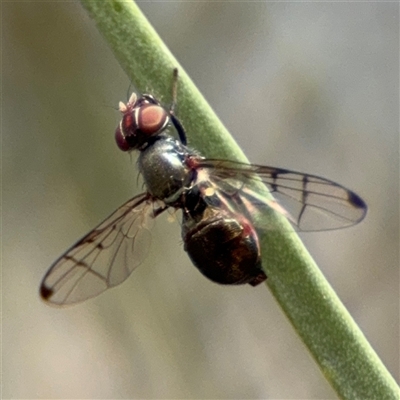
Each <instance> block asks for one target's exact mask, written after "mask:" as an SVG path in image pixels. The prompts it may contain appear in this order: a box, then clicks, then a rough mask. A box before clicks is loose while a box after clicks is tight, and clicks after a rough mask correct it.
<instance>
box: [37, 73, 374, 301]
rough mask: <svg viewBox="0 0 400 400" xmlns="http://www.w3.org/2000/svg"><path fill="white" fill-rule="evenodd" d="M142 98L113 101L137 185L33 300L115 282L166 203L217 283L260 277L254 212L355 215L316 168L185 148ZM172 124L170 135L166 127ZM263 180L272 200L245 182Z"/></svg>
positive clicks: (358, 202) (355, 218)
mask: <svg viewBox="0 0 400 400" xmlns="http://www.w3.org/2000/svg"><path fill="white" fill-rule="evenodd" d="M173 78H174V79H173V102H172V105H171V107H170V108H169V109H165V108H163V107H162V106H161V104H160V103H159V102H158V101H157V100H156V99H155V98H154V97H153V96H151V95H147V94H144V95H142V96H140V97H138V96H137V95H136V94H135V93H133V94H132V95H131V97H130V99H129V101H128V102H127V103H126V104H124V103H122V102H121V103H120V104H119V109H120V111H121V113H122V119H121V122H120V123H119V125H118V127H117V129H116V131H115V139H116V143H117V145H118V147H119V148H120V149H121V150H122V151H132V150H138V151H139V159H138V166H139V171H140V173H141V175H142V176H143V179H144V184H145V187H146V191H145V192H144V193H141V194H139V195H137V196H135V197H134V198H132V199H131V200H129V201H128V202H126V203H125V204H123V205H122V206H121V207H119V208H118V209H117V210H116V211H115V212H114V213H113V214H111V215H110V216H109V217H108V218H107V219H105V220H104V221H103V222H102V223H101V224H100V225H98V226H97V227H96V228H94V229H93V230H92V231H91V232H89V233H88V234H87V235H86V236H84V237H83V238H82V239H80V240H79V241H78V242H77V243H75V244H74V245H73V246H72V247H71V248H70V249H68V250H67V251H66V252H65V253H64V254H63V255H62V256H61V257H60V258H58V259H57V260H56V261H55V262H54V263H53V264H52V266H51V267H50V268H49V270H48V271H47V273H46V274H45V276H44V278H43V280H42V283H41V286H40V295H41V297H42V298H43V299H44V300H45V301H47V302H49V303H52V304H56V305H68V304H73V303H77V302H80V301H84V300H86V299H89V298H92V297H94V296H97V295H98V294H100V293H101V292H103V291H105V290H107V289H109V288H111V287H114V286H116V285H119V284H120V283H122V282H123V281H124V280H125V279H127V278H128V276H129V275H130V274H131V273H132V271H133V270H134V269H135V268H136V267H137V266H138V265H140V264H141V262H142V261H143V259H144V258H145V257H146V255H147V252H148V249H149V245H150V234H149V229H148V228H149V225H150V222H151V221H152V220H154V219H155V218H156V217H157V216H158V215H160V214H162V213H163V212H164V211H166V210H167V209H170V208H172V209H175V210H182V239H183V242H184V249H185V251H186V252H187V253H188V255H189V257H190V259H191V260H192V262H193V264H194V265H195V266H196V267H197V268H198V269H199V270H200V272H201V273H202V274H203V275H205V276H206V277H207V278H209V279H211V280H212V281H214V282H217V283H220V284H236V285H237V284H246V283H249V284H250V285H252V286H256V285H258V284H260V283H261V282H263V281H264V280H265V279H266V278H267V276H266V274H265V272H264V270H263V268H262V264H261V251H260V245H259V239H258V232H262V231H269V230H271V226H270V225H269V223H268V222H266V221H265V219H262V218H260V216H262V215H263V214H265V213H268V212H270V213H271V212H272V213H279V214H282V215H283V216H285V217H286V218H288V219H289V220H290V222H291V223H292V224H293V225H294V226H295V227H296V228H297V229H298V230H300V231H315V230H330V229H339V228H344V227H347V226H351V225H354V224H357V223H358V222H360V221H361V220H362V219H363V218H364V216H365V214H366V212H367V206H366V204H365V202H364V201H363V200H362V199H361V198H360V197H359V196H358V195H357V194H355V193H354V192H352V191H350V190H348V189H346V188H344V187H343V186H341V185H339V184H337V183H335V182H332V181H330V180H327V179H324V178H320V177H318V176H315V175H309V174H302V173H299V172H294V171H290V170H285V169H280V168H274V167H267V166H261V165H251V164H244V163H239V162H235V161H230V160H218V159H206V158H204V157H202V156H201V155H200V154H199V153H198V152H196V151H195V150H193V149H191V148H189V147H187V145H186V142H187V140H186V132H185V130H184V128H183V126H182V124H181V122H180V120H179V119H178V118H177V117H176V116H175V114H174V106H175V102H176V92H177V91H176V88H177V81H178V70H177V69H174V74H173ZM170 125H172V126H173V127H174V128H175V130H176V132H177V134H178V137H179V140H178V139H175V138H173V137H172V136H170V135H169V134H168V133H167V128H168V127H169V126H170ZM260 183H262V184H264V185H267V187H268V188H269V190H270V192H271V193H272V194H273V195H274V197H276V198H277V199H278V198H279V200H280V201H279V202H278V200H275V199H272V200H271V199H269V198H267V197H266V196H263V195H262V194H260V193H261V192H260V191H257V190H255V189H253V188H254V184H260Z"/></svg>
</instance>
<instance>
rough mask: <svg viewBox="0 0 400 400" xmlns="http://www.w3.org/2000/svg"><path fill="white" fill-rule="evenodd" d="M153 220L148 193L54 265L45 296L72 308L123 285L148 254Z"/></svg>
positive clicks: (43, 290) (43, 285)
mask: <svg viewBox="0 0 400 400" xmlns="http://www.w3.org/2000/svg"><path fill="white" fill-rule="evenodd" d="M152 217H153V203H152V201H151V199H150V198H149V196H148V194H146V193H143V194H140V195H138V196H136V197H134V198H133V199H131V200H129V201H128V202H127V203H125V204H124V205H122V206H121V207H120V208H118V209H117V210H116V211H115V212H114V213H113V214H111V215H110V216H109V217H108V218H107V219H106V220H104V221H103V222H102V223H101V224H100V225H99V226H97V227H96V228H95V229H93V230H92V231H91V232H89V233H88V234H87V235H86V236H84V237H83V238H82V239H81V240H79V241H78V242H77V243H76V244H74V245H73V246H72V247H71V248H70V249H69V250H67V252H66V253H65V254H63V255H62V256H61V257H60V258H59V259H58V260H57V261H55V262H54V264H53V265H52V266H51V267H50V269H49V270H48V271H47V273H46V275H45V276H44V278H43V281H42V283H41V286H40V295H41V297H42V298H43V299H44V300H45V301H48V302H50V303H52V304H56V305H68V304H73V303H77V302H80V301H83V300H86V299H89V298H91V297H94V296H97V295H98V294H100V293H101V292H103V291H104V290H106V289H108V288H111V287H113V286H116V285H119V284H120V283H122V282H123V281H124V280H125V279H126V278H127V277H128V276H129V275H130V274H131V273H132V271H133V270H134V269H135V268H136V267H137V266H138V265H139V264H140V263H141V262H142V261H143V259H144V258H145V257H146V255H147V253H148V249H149V246H150V243H151V237H150V232H149V230H148V229H147V220H148V219H152Z"/></svg>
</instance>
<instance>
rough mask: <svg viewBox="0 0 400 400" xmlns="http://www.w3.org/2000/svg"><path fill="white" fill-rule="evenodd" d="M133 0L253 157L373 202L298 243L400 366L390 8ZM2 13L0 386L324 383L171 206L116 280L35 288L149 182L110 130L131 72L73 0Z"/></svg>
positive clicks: (175, 390)
mask: <svg viewBox="0 0 400 400" xmlns="http://www.w3.org/2000/svg"><path fill="white" fill-rule="evenodd" d="M140 7H141V8H142V10H143V11H144V13H145V14H146V16H147V17H148V18H149V20H150V21H151V23H152V24H153V25H154V27H155V29H156V30H157V31H158V33H159V34H160V36H161V37H162V38H163V40H164V41H165V42H166V44H167V45H168V46H169V48H170V49H171V51H172V52H173V53H174V54H175V56H176V57H177V59H178V60H179V62H180V63H181V64H182V66H183V67H184V68H185V69H186V71H187V72H188V74H189V75H190V76H191V77H192V79H193V80H194V82H195V83H196V84H197V86H198V87H199V89H200V90H201V91H202V93H203V94H204V95H205V97H206V98H207V100H208V101H209V102H210V104H211V106H212V107H213V108H214V110H215V111H216V112H217V114H218V115H219V116H220V118H221V119H222V121H223V122H224V123H225V125H226V126H227V127H228V129H229V130H230V131H231V133H232V134H233V135H234V137H235V138H236V140H237V141H238V143H239V144H240V145H241V147H242V148H243V150H244V152H245V153H246V155H247V156H248V158H249V159H250V160H251V161H252V162H254V163H259V164H266V165H272V166H277V167H284V168H289V169H293V170H297V171H303V172H309V173H312V174H318V175H321V176H324V177H327V178H329V179H332V180H334V181H337V182H340V183H341V184H343V185H344V186H347V187H349V188H351V189H353V190H355V191H356V192H357V193H359V194H360V195H361V196H362V197H363V198H364V199H365V200H366V202H367V203H368V205H369V213H368V215H367V218H366V219H365V221H364V222H362V223H361V224H360V225H358V226H356V227H353V228H350V229H347V230H340V231H336V232H320V233H308V234H303V235H302V238H303V240H304V242H305V243H306V245H307V247H308V249H309V251H310V253H311V254H312V255H313V256H314V257H315V260H316V261H317V263H318V265H319V266H320V268H321V269H322V271H323V273H324V274H325V276H326V277H327V279H328V280H329V281H330V283H331V284H332V286H333V288H334V289H335V290H336V292H337V293H338V295H339V297H340V298H341V300H342V301H343V303H344V304H345V306H346V307H347V308H348V310H349V311H350V313H351V315H352V316H353V318H354V319H355V321H356V322H357V323H358V324H359V326H360V328H361V329H362V331H363V332H364V333H365V335H366V337H367V339H368V340H369V341H370V343H371V344H372V346H373V347H374V349H375V350H376V352H377V353H378V355H379V356H380V357H381V359H382V361H383V362H384V364H385V365H386V366H387V368H388V369H389V371H390V372H391V373H392V374H393V375H394V376H395V378H396V379H398V376H399V347H398V344H399V304H398V300H399V125H398V124H399V97H398V95H399V78H398V72H399V65H398V60H399V38H398V32H399V12H398V11H399V5H398V4H395V3H365V2H364V3H359V2H357V3H354V2H353V3H334V2H332V3H258V2H256V3H231V2H229V3H225V2H222V3H221V2H219V3H208V2H199V3H194V2H173V3H170V2H161V3H160V2H156V3H151V2H144V3H140ZM2 9H3V18H2V23H3V42H2V43H3V57H2V74H3V80H2V81H3V95H2V100H3V101H2V116H3V121H2V138H3V139H2V140H3V143H2V144H3V147H2V168H3V169H2V176H3V191H2V192H3V210H2V221H3V235H2V240H3V255H2V257H3V262H2V266H3V286H2V289H3V290H2V301H3V321H2V322H3V332H2V333H3V337H2V344H3V346H2V347H3V348H2V362H3V373H2V375H3V376H2V378H3V398H30V399H34V398H110V399H111V398H176V399H178V398H220V399H223V398H226V399H233V398H238V399H239V398H241V399H245V398H246V399H247V398H249V399H250V398H259V399H265V398H270V399H333V398H335V397H336V396H335V393H334V392H333V390H332V389H331V388H330V386H329V385H328V383H327V382H326V380H325V379H324V377H323V375H322V374H321V372H320V371H319V369H318V367H317V366H316V364H315V363H314V361H313V360H312V358H311V357H310V355H309V353H308V352H307V350H306V348H305V347H304V346H303V344H302V342H301V341H300V339H299V338H298V337H297V335H296V334H295V333H294V331H293V329H292V327H291V325H290V324H289V322H288V321H287V319H286V317H285V316H284V315H283V313H282V312H281V310H280V308H279V306H278V304H277V303H276V301H275V300H274V298H273V297H272V296H271V294H270V293H269V291H268V290H267V288H266V287H265V286H264V285H260V286H259V287H257V288H252V287H250V286H248V287H220V286H217V285H215V284H213V283H211V282H209V281H208V280H206V279H205V278H204V277H203V276H201V275H200V273H199V272H198V271H197V270H196V269H195V268H194V267H193V266H192V265H191V263H190V261H189V259H188V257H187V256H186V254H185V253H184V251H183V249H182V243H181V239H180V232H179V225H178V224H171V223H169V222H168V221H166V220H162V219H160V220H159V221H157V223H156V226H155V228H154V229H153V235H152V238H153V241H152V251H151V254H150V255H149V257H148V258H147V259H146V261H145V262H144V264H143V265H141V267H140V268H138V269H137V270H136V271H135V272H134V273H133V275H132V277H131V278H130V279H129V280H127V281H126V282H125V283H124V284H123V285H122V286H120V287H118V288H116V289H113V290H109V291H108V292H106V293H104V294H103V295H101V296H99V297H98V298H95V299H93V300H91V301H87V302H85V303H82V304H80V305H77V306H75V307H71V308H65V309H57V308H51V307H48V306H47V305H45V304H44V303H43V302H41V301H40V299H39V297H38V287H39V283H40V280H41V278H42V276H43V274H44V273H45V271H46V270H47V268H48V267H49V266H50V265H51V263H52V262H53V261H54V260H55V259H56V258H57V257H58V256H59V255H60V254H61V253H62V252H64V251H65V250H66V249H67V248H68V247H69V246H70V245H71V244H72V243H73V242H75V241H76V240H77V239H79V238H80V237H81V236H83V235H84V234H85V233H87V232H88V231H89V230H90V229H91V228H93V227H94V226H95V225H96V224H97V223H99V222H100V221H101V220H102V219H104V218H105V217H106V216H108V215H109V214H110V213H111V212H112V211H114V209H115V208H117V207H118V206H119V205H120V204H122V203H123V202H125V201H126V200H128V199H129V198H130V197H133V195H135V194H137V193H138V192H139V190H140V187H138V186H137V184H136V182H137V169H136V165H135V158H134V157H133V158H130V157H129V155H126V154H122V153H121V152H120V151H119V150H118V149H117V147H116V146H115V143H114V130H115V127H116V125H117V123H118V121H119V113H118V111H117V110H116V108H117V104H118V101H119V100H125V99H126V93H127V90H128V86H129V80H128V78H127V76H126V75H125V74H124V72H123V71H122V70H121V68H120V66H119V65H118V63H117V62H116V60H115V59H114V57H113V55H112V53H111V50H110V49H109V48H108V46H107V44H106V43H105V42H104V40H103V39H102V37H101V35H100V34H99V33H98V31H97V30H96V28H95V26H94V23H93V22H92V21H91V20H90V19H89V18H88V16H87V15H86V13H85V11H84V10H83V9H82V8H81V6H80V4H78V3H71V2H68V3H67V2H63V3H58V2H57V3H49V2H47V3H45V2H42V3H40V2H39V3H38V2H30V3H29V2H19V3H16V2H15V3H11V2H9V3H3V4H2ZM183 122H184V121H183ZM189 139H190V132H189Z"/></svg>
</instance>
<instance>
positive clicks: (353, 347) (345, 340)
mask: <svg viewBox="0 0 400 400" xmlns="http://www.w3.org/2000/svg"><path fill="white" fill-rule="evenodd" d="M81 2H82V4H83V6H84V7H85V8H86V10H87V11H88V12H89V14H90V16H91V17H92V18H93V19H94V21H95V23H96V24H97V27H98V29H99V30H100V32H101V33H102V34H103V36H104V37H105V39H106V40H107V41H108V43H109V45H110V47H111V48H112V50H113V52H114V54H115V56H116V58H117V59H118V60H119V62H120V64H121V65H122V67H123V68H124V70H125V71H126V73H127V74H128V76H129V78H130V79H131V80H132V82H133V83H134V85H135V86H136V88H137V89H138V90H139V91H141V92H150V93H152V94H154V95H155V96H156V97H157V98H160V99H162V101H164V102H165V103H166V104H168V103H169V102H170V101H171V98H170V93H171V84H172V79H171V74H172V69H173V68H174V67H178V68H179V71H180V80H179V88H178V105H177V109H176V113H177V115H178V116H179V118H180V119H181V120H182V121H183V124H184V126H185V128H186V130H187V132H188V134H189V141H190V145H191V146H193V147H195V148H197V149H198V150H200V151H201V152H202V154H203V155H206V156H208V157H219V158H229V159H234V160H238V161H246V158H245V157H244V155H243V153H242V151H241V150H240V148H239V147H238V146H237V144H236V143H235V141H234V140H233V139H232V137H231V136H230V134H229V133H228V132H227V130H226V129H225V127H224V126H223V124H222V123H221V122H220V121H219V120H218V118H217V117H216V115H215V114H214V113H213V111H212V109H211V108H210V106H209V105H208V104H207V102H206V101H205V100H204V98H203V97H202V95H201V94H200V92H199V91H198V90H197V88H196V86H195V85H194V84H193V83H192V82H191V81H190V79H189V77H188V76H187V75H186V73H185V72H184V70H183V68H182V67H181V66H180V65H179V63H178V62H177V61H176V59H175V58H174V57H173V55H172V54H171V53H170V51H169V50H168V48H167V47H166V46H165V44H164V43H163V42H162V41H161V39H160V38H159V36H158V35H157V33H156V32H155V31H154V29H153V28H152V26H151V25H150V24H149V22H148V21H147V19H146V18H145V17H144V15H143V14H142V13H141V11H140V10H139V8H138V7H137V6H136V4H134V3H131V2H127V1H117V0H114V1H108V0H102V1H93V0H81ZM278 223H282V224H285V222H284V221H283V222H282V221H280V222H278ZM285 231H287V227H286V228H285ZM261 247H262V255H263V265H264V266H265V270H266V272H267V275H268V280H267V285H268V287H269V288H270V290H271V291H272V293H273V295H274V296H275V298H276V299H277V301H278V303H279V304H280V306H281V308H282V309H283V311H284V312H285V314H286V315H287V316H288V318H289V320H290V321H291V323H292V324H293V326H294V328H295V329H296V331H297V333H298V334H299V335H300V337H301V338H302V340H303V342H304V343H305V345H306V346H307V348H308V349H309V350H310V352H311V354H312V356H313V357H314V359H315V360H316V361H317V363H318V365H319V367H320V368H321V370H322V372H323V374H324V376H325V377H326V379H327V380H328V381H329V382H330V384H331V385H332V387H333V388H334V390H335V391H336V392H337V394H338V396H339V397H340V398H343V399H362V400H365V399H377V400H384V399H399V397H400V393H399V388H398V386H397V384H396V382H395V380H394V379H393V378H392V376H391V375H390V374H389V372H388V371H387V369H386V368H385V366H384V365H383V364H382V362H381V360H380V359H379V358H378V356H377V355H376V353H375V352H374V350H373V349H372V347H371V346H370V344H369V343H368V341H367V340H366V338H365V337H364V335H363V333H362V332H361V331H360V329H359V328H358V326H357V325H356V324H355V322H354V321H353V319H352V318H351V316H350V315H349V313H348V312H347V310H346V309H345V307H344V306H343V304H342V303H341V302H340V300H339V299H338V297H337V296H336V294H335V292H334V291H333V289H332V288H331V287H330V285H329V284H328V282H327V281H326V279H325V278H324V276H323V275H322V273H321V272H320V270H319V269H318V268H317V266H316V264H315V262H314V260H313V259H312V258H311V256H310V255H309V253H308V252H307V250H306V249H305V247H304V246H303V244H302V243H301V241H300V239H299V238H298V237H297V235H295V234H294V233H290V234H288V233H276V234H274V235H263V236H262V237H261Z"/></svg>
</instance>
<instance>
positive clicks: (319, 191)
mask: <svg viewBox="0 0 400 400" xmlns="http://www.w3.org/2000/svg"><path fill="white" fill-rule="evenodd" d="M198 167H199V168H202V169H204V171H206V175H207V176H208V179H209V182H211V183H212V185H213V186H214V188H215V189H216V190H220V191H221V193H222V197H223V198H224V199H225V200H226V199H228V198H231V199H232V200H233V202H234V203H235V207H239V210H240V211H242V210H245V211H246V212H247V213H248V214H249V216H250V217H251V215H254V213H255V212H256V213H263V212H265V211H271V209H272V210H275V211H278V212H279V213H281V214H283V215H284V216H286V217H287V218H288V219H289V220H290V222H292V224H294V225H295V227H296V228H297V229H298V230H300V231H321V230H332V229H340V228H345V227H348V226H352V225H355V224H357V223H358V222H360V221H361V220H362V219H363V218H364V217H365V215H366V213H367V205H366V204H365V202H364V201H363V200H362V199H361V197H359V196H358V195H357V194H356V193H354V192H352V191H351V190H348V189H346V188H345V187H343V186H341V185H339V184H338V183H335V182H333V181H330V180H328V179H324V178H320V177H318V176H315V175H310V174H302V173H299V172H294V171H290V170H286V169H281V168H273V167H266V166H261V165H250V164H243V163H237V162H234V161H227V160H207V159H204V160H200V161H199V162H198ZM255 182H259V183H263V184H265V185H267V187H268V188H269V191H270V192H271V193H272V194H273V196H274V199H269V198H268V196H264V195H262V194H260V193H261V192H260V191H257V190H256V189H254V184H253V185H252V183H255ZM253 219H254V218H253ZM259 228H261V229H263V228H266V229H269V227H263V226H261V227H259Z"/></svg>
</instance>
